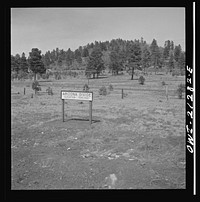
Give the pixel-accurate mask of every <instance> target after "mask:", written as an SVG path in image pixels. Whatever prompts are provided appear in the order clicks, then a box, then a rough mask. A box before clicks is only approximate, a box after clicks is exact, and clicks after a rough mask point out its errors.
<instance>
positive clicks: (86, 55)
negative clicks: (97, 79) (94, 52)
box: [81, 48, 89, 57]
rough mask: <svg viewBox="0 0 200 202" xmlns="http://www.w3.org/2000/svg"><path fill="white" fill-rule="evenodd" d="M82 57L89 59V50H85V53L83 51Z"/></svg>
mask: <svg viewBox="0 0 200 202" xmlns="http://www.w3.org/2000/svg"><path fill="white" fill-rule="evenodd" d="M81 56H82V57H88V56H89V51H88V49H87V48H83V51H82V55H81Z"/></svg>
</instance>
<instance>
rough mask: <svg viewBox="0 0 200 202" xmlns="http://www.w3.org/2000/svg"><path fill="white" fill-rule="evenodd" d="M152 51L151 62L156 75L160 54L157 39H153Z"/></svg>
mask: <svg viewBox="0 0 200 202" xmlns="http://www.w3.org/2000/svg"><path fill="white" fill-rule="evenodd" d="M150 50H151V62H152V65H153V66H154V68H155V74H156V69H157V66H158V63H159V57H160V52H159V47H158V45H157V41H156V40H155V39H153V41H152V43H151V45H150Z"/></svg>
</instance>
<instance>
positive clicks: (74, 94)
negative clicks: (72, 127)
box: [61, 90, 93, 124]
mask: <svg viewBox="0 0 200 202" xmlns="http://www.w3.org/2000/svg"><path fill="white" fill-rule="evenodd" d="M61 99H62V117H63V122H64V121H65V120H64V118H65V110H64V105H65V100H84V101H89V122H90V124H92V100H93V92H84V91H69V90H61Z"/></svg>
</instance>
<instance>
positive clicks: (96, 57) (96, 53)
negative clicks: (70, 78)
mask: <svg viewBox="0 0 200 202" xmlns="http://www.w3.org/2000/svg"><path fill="white" fill-rule="evenodd" d="M102 55H103V54H102V52H101V51H100V49H99V48H95V49H94V50H93V51H92V52H91V55H90V56H89V61H88V64H87V67H86V70H85V74H86V75H87V76H88V75H91V74H93V78H95V74H97V78H98V76H99V74H100V72H101V71H102V70H104V69H105V66H104V62H103V60H102Z"/></svg>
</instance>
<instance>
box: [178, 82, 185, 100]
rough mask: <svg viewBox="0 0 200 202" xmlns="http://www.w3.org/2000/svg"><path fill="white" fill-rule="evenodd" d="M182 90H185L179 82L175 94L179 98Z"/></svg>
mask: <svg viewBox="0 0 200 202" xmlns="http://www.w3.org/2000/svg"><path fill="white" fill-rule="evenodd" d="M183 92H185V85H184V84H182V83H181V84H179V85H178V88H177V94H178V98H179V99H181V98H182V95H183Z"/></svg>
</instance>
